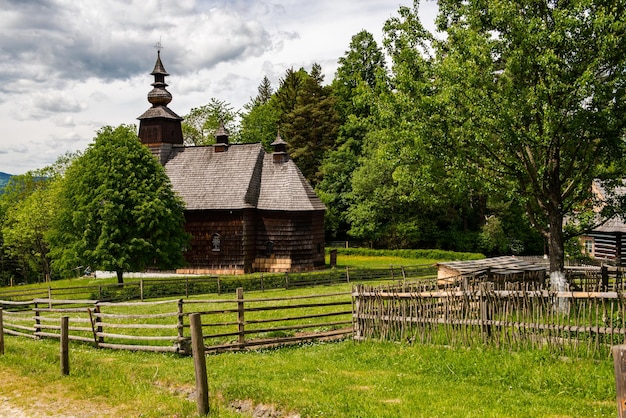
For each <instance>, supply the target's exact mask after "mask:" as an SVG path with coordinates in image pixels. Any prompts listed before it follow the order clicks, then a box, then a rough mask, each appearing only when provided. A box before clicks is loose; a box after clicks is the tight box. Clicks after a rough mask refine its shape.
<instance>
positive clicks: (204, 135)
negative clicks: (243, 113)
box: [182, 98, 239, 145]
mask: <svg viewBox="0 0 626 418" xmlns="http://www.w3.org/2000/svg"><path fill="white" fill-rule="evenodd" d="M238 117H239V114H238V112H235V111H234V110H233V108H232V106H231V105H229V104H228V103H226V102H224V101H221V100H217V99H215V98H211V100H210V101H209V103H208V104H206V105H204V106H200V107H195V108H193V109H191V111H190V112H189V114H188V115H185V117H184V121H183V123H182V130H183V141H184V142H185V144H187V145H209V144H214V143H215V132H216V131H217V129H218V128H219V127H220V124H222V123H223V124H224V127H225V128H226V129H227V130H228V131H229V133H230V137H231V139H230V140H231V141H232V142H237V141H238V138H239V131H238V127H237V125H236V122H237V118H238Z"/></svg>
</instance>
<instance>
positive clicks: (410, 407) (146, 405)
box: [0, 336, 616, 418]
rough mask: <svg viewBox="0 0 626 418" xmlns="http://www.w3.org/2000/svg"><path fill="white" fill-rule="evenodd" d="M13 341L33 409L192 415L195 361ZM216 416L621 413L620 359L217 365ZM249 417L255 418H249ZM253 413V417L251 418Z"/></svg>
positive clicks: (331, 348)
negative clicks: (259, 409)
mask: <svg viewBox="0 0 626 418" xmlns="http://www.w3.org/2000/svg"><path fill="white" fill-rule="evenodd" d="M58 353H59V347H58V342H56V341H50V340H44V341H31V340H27V339H22V338H16V337H8V336H7V337H6V354H5V355H4V356H0V394H1V395H2V396H0V398H1V397H6V398H8V399H10V402H11V403H12V404H13V405H15V406H19V407H21V408H24V409H26V410H27V411H31V412H32V411H34V408H43V409H45V410H47V411H49V412H50V413H61V412H62V413H65V414H74V415H77V416H81V417H89V416H92V417H96V416H98V417H107V416H111V417H113V416H129V417H130V416H134V417H139V416H141V417H164V416H167V417H179V418H180V417H192V416H194V415H195V411H196V406H195V403H194V402H193V399H192V400H189V397H191V398H193V394H192V392H193V390H194V380H193V379H194V372H193V361H192V359H191V358H187V357H185V358H181V357H178V356H176V355H169V354H153V353H133V352H121V351H109V350H96V349H93V348H91V347H88V346H86V345H81V344H74V343H72V344H71V346H70V363H71V372H70V376H65V377H61V376H60V371H59V360H58V356H59V355H58ZM207 370H208V379H209V386H210V403H211V413H210V416H212V417H234V416H239V417H241V416H242V415H240V414H236V413H234V412H233V410H232V409H231V408H230V407H229V405H232V404H236V405H242V404H244V402H243V401H249V404H252V405H260V404H263V405H270V406H271V407H273V408H275V409H277V410H280V411H283V413H284V414H285V415H286V414H287V413H298V414H300V416H302V417H356V416H360V417H598V416H607V417H608V416H615V412H616V405H615V389H614V385H615V383H614V382H615V380H614V377H613V366H612V361H611V360H610V359H606V360H603V361H593V360H588V359H567V358H559V357H557V356H553V355H550V354H547V353H544V352H539V351H527V352H520V353H509V352H504V351H500V350H495V349H466V348H442V347H429V346H417V345H408V344H398V343H385V342H370V343H353V342H351V341H344V342H339V343H325V344H324V343H316V344H308V345H303V346H296V347H289V348H282V349H275V350H267V351H259V352H247V353H226V354H219V355H210V356H208V357H207ZM244 416H246V415H244ZM248 416H249V415H248Z"/></svg>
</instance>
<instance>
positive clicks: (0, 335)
mask: <svg viewBox="0 0 626 418" xmlns="http://www.w3.org/2000/svg"><path fill="white" fill-rule="evenodd" d="M2 355H4V320H3V318H2V308H0V356H2Z"/></svg>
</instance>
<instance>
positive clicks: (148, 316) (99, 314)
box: [94, 312, 178, 319]
mask: <svg viewBox="0 0 626 418" xmlns="http://www.w3.org/2000/svg"><path fill="white" fill-rule="evenodd" d="M94 316H95V317H96V318H115V319H151V318H171V317H174V316H176V317H177V316H178V312H173V313H162V314H138V315H121V314H107V313H102V312H96V313H94Z"/></svg>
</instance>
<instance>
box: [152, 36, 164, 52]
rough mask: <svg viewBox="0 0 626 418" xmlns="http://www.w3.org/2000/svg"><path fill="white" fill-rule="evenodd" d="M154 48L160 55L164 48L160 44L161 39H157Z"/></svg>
mask: <svg viewBox="0 0 626 418" xmlns="http://www.w3.org/2000/svg"><path fill="white" fill-rule="evenodd" d="M154 47H155V48H156V50H157V52H158V53H159V54H160V53H161V50H162V49H163V48H164V46H163V45H162V44H161V38H159V41H158V42H157V43H156V44H155V45H154Z"/></svg>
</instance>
